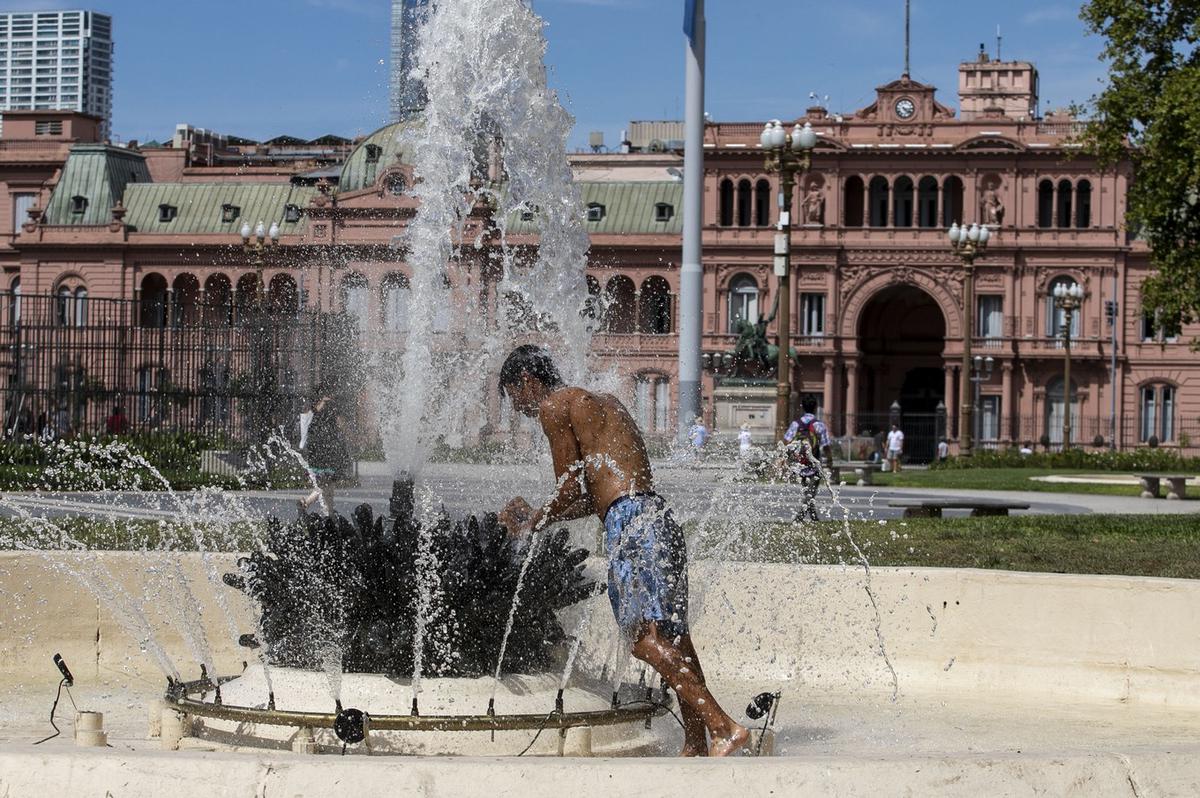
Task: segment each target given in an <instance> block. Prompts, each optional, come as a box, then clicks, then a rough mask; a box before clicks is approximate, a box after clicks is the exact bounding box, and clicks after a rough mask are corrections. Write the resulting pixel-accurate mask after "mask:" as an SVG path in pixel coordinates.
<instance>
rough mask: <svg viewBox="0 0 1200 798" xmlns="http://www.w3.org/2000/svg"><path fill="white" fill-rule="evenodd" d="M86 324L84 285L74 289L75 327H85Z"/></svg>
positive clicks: (85, 292)
mask: <svg viewBox="0 0 1200 798" xmlns="http://www.w3.org/2000/svg"><path fill="white" fill-rule="evenodd" d="M87 323H88V290H87V286H86V285H81V286H78V287H77V288H76V289H75V326H76V327H86V326H87Z"/></svg>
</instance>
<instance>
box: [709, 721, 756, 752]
mask: <svg viewBox="0 0 1200 798" xmlns="http://www.w3.org/2000/svg"><path fill="white" fill-rule="evenodd" d="M749 742H750V732H749V731H748V730H747V729H746V728H745V727H744V726H739V725H737V724H734V727H733V732H732V733H731V734H730V735H729V736H728V737H717V736H715V735H714V736H713V741H712V745H710V746H709V747H708V755H709V756H729V755H730V754H736V753H737V752H738V751H740V750H742V749H743V748H745V747H746V744H747V743H749Z"/></svg>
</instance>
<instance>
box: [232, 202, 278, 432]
mask: <svg viewBox="0 0 1200 798" xmlns="http://www.w3.org/2000/svg"><path fill="white" fill-rule="evenodd" d="M241 234H242V250H243V251H244V252H245V253H246V257H247V258H248V259H249V261H250V265H252V266H253V267H254V273H255V275H256V276H257V278H258V286H257V287H256V288H255V296H254V307H255V312H256V314H257V317H258V318H257V319H256V321H255V325H256V326H259V325H261V326H259V329H257V330H256V331H254V333H253V334H252V337H251V340H250V358H251V360H250V373H251V380H252V385H253V394H252V396H251V400H250V423H251V425H252V428H253V430H254V432H255V434H256V435H257V437H258V442H261V441H265V440H267V438H268V436H269V435H270V431H271V429H272V426H273V424H272V411H273V409H274V408H273V406H274V405H275V403H276V385H275V381H274V378H273V371H274V370H273V369H272V368H271V351H270V347H271V344H270V342H271V339H272V336H271V335H270V334H268V331H267V330H266V329H265V325H266V311H267V308H266V286H265V285H264V283H263V267H264V265H265V263H266V258H267V254H268V253H269V252H271V251H272V250H274V249H275V248H276V247H278V246H279V223H278V222H273V223H272V224H271V229H270V230H268V229H267V226H266V225H265V224H263V223H262V222H261V221H260V222H259V223H258V226H257V227H255V228H254V230H251V229H250V222H249V221H246V222H244V223H243V224H242V229H241Z"/></svg>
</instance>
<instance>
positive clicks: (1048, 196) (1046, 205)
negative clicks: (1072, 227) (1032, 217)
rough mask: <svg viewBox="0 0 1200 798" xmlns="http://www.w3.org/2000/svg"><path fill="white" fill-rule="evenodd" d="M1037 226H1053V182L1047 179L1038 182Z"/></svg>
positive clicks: (1044, 227)
mask: <svg viewBox="0 0 1200 798" xmlns="http://www.w3.org/2000/svg"><path fill="white" fill-rule="evenodd" d="M1037 224H1038V227H1041V228H1043V229H1047V228H1050V227H1053V226H1054V184H1053V183H1051V182H1050V181H1049V180H1043V181H1041V182H1040V183H1038V216H1037Z"/></svg>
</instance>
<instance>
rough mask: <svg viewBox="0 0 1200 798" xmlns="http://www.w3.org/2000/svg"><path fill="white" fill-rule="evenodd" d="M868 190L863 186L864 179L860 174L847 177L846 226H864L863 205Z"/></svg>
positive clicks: (844, 199) (845, 198)
mask: <svg viewBox="0 0 1200 798" xmlns="http://www.w3.org/2000/svg"><path fill="white" fill-rule="evenodd" d="M865 191H866V189H865V187H864V186H863V179H862V178H861V177H859V176H858V175H854V176H852V177H848V178H846V195H845V197H844V198H843V202H844V203H845V205H846V220H845V222H844V224H845V225H846V227H862V226H863V205H864V201H865V197H864V196H863V194H864V192H865Z"/></svg>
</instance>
